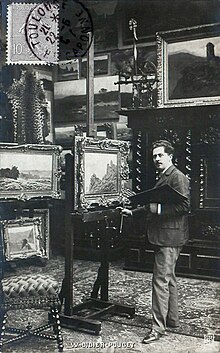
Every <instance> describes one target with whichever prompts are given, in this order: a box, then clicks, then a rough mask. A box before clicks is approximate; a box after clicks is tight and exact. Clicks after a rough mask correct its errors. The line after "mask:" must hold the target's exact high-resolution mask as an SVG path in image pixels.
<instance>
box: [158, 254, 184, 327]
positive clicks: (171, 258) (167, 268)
mask: <svg viewBox="0 0 220 353" xmlns="http://www.w3.org/2000/svg"><path fill="white" fill-rule="evenodd" d="M180 250H181V248H179V247H161V248H159V250H157V251H156V252H155V261H154V270H153V278H152V316H153V319H152V327H153V329H155V330H156V331H158V332H160V333H164V332H165V329H166V321H167V316H168V312H169V313H170V314H171V313H172V317H174V316H177V315H178V306H177V287H176V285H174V284H175V282H176V279H175V266H176V261H177V259H178V256H179V253H180ZM170 291H171V295H170ZM174 312H175V315H174Z"/></svg>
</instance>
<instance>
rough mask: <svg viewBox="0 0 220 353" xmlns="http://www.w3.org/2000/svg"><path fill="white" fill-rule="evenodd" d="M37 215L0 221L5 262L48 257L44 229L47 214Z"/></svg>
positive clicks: (46, 236) (45, 230)
mask: <svg viewBox="0 0 220 353" xmlns="http://www.w3.org/2000/svg"><path fill="white" fill-rule="evenodd" d="M39 215H40V217H33V218H26V217H22V218H19V219H13V220H4V221H1V233H2V237H3V240H4V251H5V259H6V261H13V260H19V259H28V258H32V257H40V258H48V257H49V243H48V242H47V239H48V229H47V228H45V223H47V222H48V221H47V219H48V218H47V216H46V215H47V213H45V212H44V213H42V211H41V214H40V213H39Z"/></svg>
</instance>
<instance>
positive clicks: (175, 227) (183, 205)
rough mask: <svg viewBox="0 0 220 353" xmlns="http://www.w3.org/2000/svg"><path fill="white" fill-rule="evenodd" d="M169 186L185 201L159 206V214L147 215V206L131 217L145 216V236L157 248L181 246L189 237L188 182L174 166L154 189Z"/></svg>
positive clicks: (134, 211)
mask: <svg viewBox="0 0 220 353" xmlns="http://www.w3.org/2000/svg"><path fill="white" fill-rule="evenodd" d="M164 184H169V185H170V186H171V187H173V188H174V189H176V190H177V191H179V192H180V193H181V194H183V195H184V196H186V198H187V199H186V200H184V201H181V202H179V203H176V204H171V203H166V204H162V205H161V214H160V215H158V214H152V213H151V214H149V212H148V211H147V205H146V206H144V207H140V208H137V209H135V210H133V216H134V217H135V216H140V215H141V214H142V215H144V214H145V216H146V219H147V235H148V240H149V242H150V243H151V244H154V245H159V246H171V247H175V246H182V245H184V244H185V243H186V242H187V240H188V237H189V231H188V217H187V214H188V212H189V210H190V194H189V181H188V179H187V177H186V176H185V175H184V174H183V173H182V172H181V171H180V170H179V169H177V168H176V167H175V166H174V165H172V166H170V167H169V168H168V169H167V170H166V171H165V173H163V174H162V176H161V177H160V179H159V180H158V181H157V183H156V185H155V187H158V186H162V185H164Z"/></svg>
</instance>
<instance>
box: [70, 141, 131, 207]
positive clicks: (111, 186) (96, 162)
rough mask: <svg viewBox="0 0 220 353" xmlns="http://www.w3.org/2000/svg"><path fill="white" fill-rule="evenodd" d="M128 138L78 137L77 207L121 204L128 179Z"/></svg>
mask: <svg viewBox="0 0 220 353" xmlns="http://www.w3.org/2000/svg"><path fill="white" fill-rule="evenodd" d="M129 151H130V144H129V143H128V142H127V141H120V140H111V139H107V138H105V139H98V138H90V137H82V136H76V138H75V153H74V175H75V178H74V179H75V182H74V208H75V209H90V208H93V209H94V208H97V207H107V206H111V205H114V206H115V205H116V204H117V205H118V204H120V203H121V202H123V200H125V193H126V187H127V182H128V179H129V167H128V154H129Z"/></svg>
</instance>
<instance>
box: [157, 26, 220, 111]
mask: <svg viewBox="0 0 220 353" xmlns="http://www.w3.org/2000/svg"><path fill="white" fill-rule="evenodd" d="M219 36H220V23H214V24H210V25H203V26H196V27H189V28H184V29H179V30H176V31H168V32H158V33H157V36H156V37H157V77H158V97H157V104H158V107H164V108H167V107H181V106H182V107H184V106H196V105H214V104H219V103H220V90H219V95H213V96H210V87H211V86H212V84H211V82H210V84H209V85H207V95H206V92H204V91H203V93H202V96H199V97H198V96H196V94H195V96H193V93H192V94H191V92H190V93H188V95H189V97H187V94H186V93H184V92H182V93H183V94H185V97H184V95H183V97H180V98H179V97H178V98H177V97H176V98H175V97H173V98H172V97H170V95H171V93H170V92H171V91H170V90H172V87H176V86H175V83H176V82H178V83H179V84H180V83H181V82H180V80H181V79H182V82H183V79H184V78H186V74H187V75H189V74H190V71H189V70H191V73H193V75H195V74H196V72H198V71H196V70H199V67H197V68H196V66H195V65H196V64H198V60H201V61H200V65H202V64H203V68H205V66H204V62H205V60H206V61H207V62H208V60H210V59H211V60H210V61H209V62H210V65H213V62H214V61H215V59H216V60H218V66H219V65H220V64H219V61H220V56H215V49H216V46H217V44H218V43H219V38H217V37H219ZM214 38H215V39H214ZM217 40H218V43H217ZM211 41H214V43H215V45H213V43H211ZM204 43H206V45H207V44H208V43H209V44H211V45H213V52H212V50H211V55H210V53H209V56H208V54H207V51H208V48H207V49H206V48H205V46H204V53H206V54H207V55H206V58H205V57H201V55H203V54H201V51H200V47H201V46H202V48H203V45H205V44H204ZM205 50H206V52H205ZM186 51H187V52H186ZM218 51H220V48H219V44H218ZM172 53H173V54H174V53H178V55H179V58H178V59H177V60H179V63H181V70H180V66H176V67H174V61H172V65H170V67H169V62H170V61H169V60H170V58H171V56H172V55H171V54H172ZM173 58H174V55H173ZM190 58H191V61H190ZM173 60H174V59H173ZM192 60H193V61H192ZM196 60H197V61H196ZM211 61H212V63H211ZM176 62H177V61H176ZM187 65H188V66H187ZM193 65H194V66H193ZM200 67H201V66H200ZM171 68H172V69H171ZM184 69H185V70H188V73H186V71H184V72H183V70H184ZM171 70H173V71H171ZM174 70H175V72H174ZM178 70H179V71H178ZM181 74H182V77H181ZM174 77H175V79H174ZM216 77H217V76H216V75H215V78H216ZM177 78H178V81H177ZM188 78H189V76H187V79H188ZM198 78H199V77H198ZM203 78H204V77H203ZM207 78H208V79H209V78H210V75H209V74H208V73H207V77H206V78H205V79H207ZM201 79H202V77H201ZM175 80H176V81H175ZM171 81H172V82H171ZM188 81H189V87H190V86H191V85H192V84H193V81H195V80H194V79H193V78H192V80H189V79H188ZM202 82H203V81H200V83H201V87H203V89H204V85H205V84H206V83H207V82H205V83H202ZM219 86H220V82H219ZM173 89H174V88H173ZM179 89H180V93H181V87H180V86H179ZM194 92H195V90H194ZM172 93H173V91H172ZM180 93H179V94H180ZM177 95H178V93H177ZM191 95H192V96H191Z"/></svg>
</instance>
